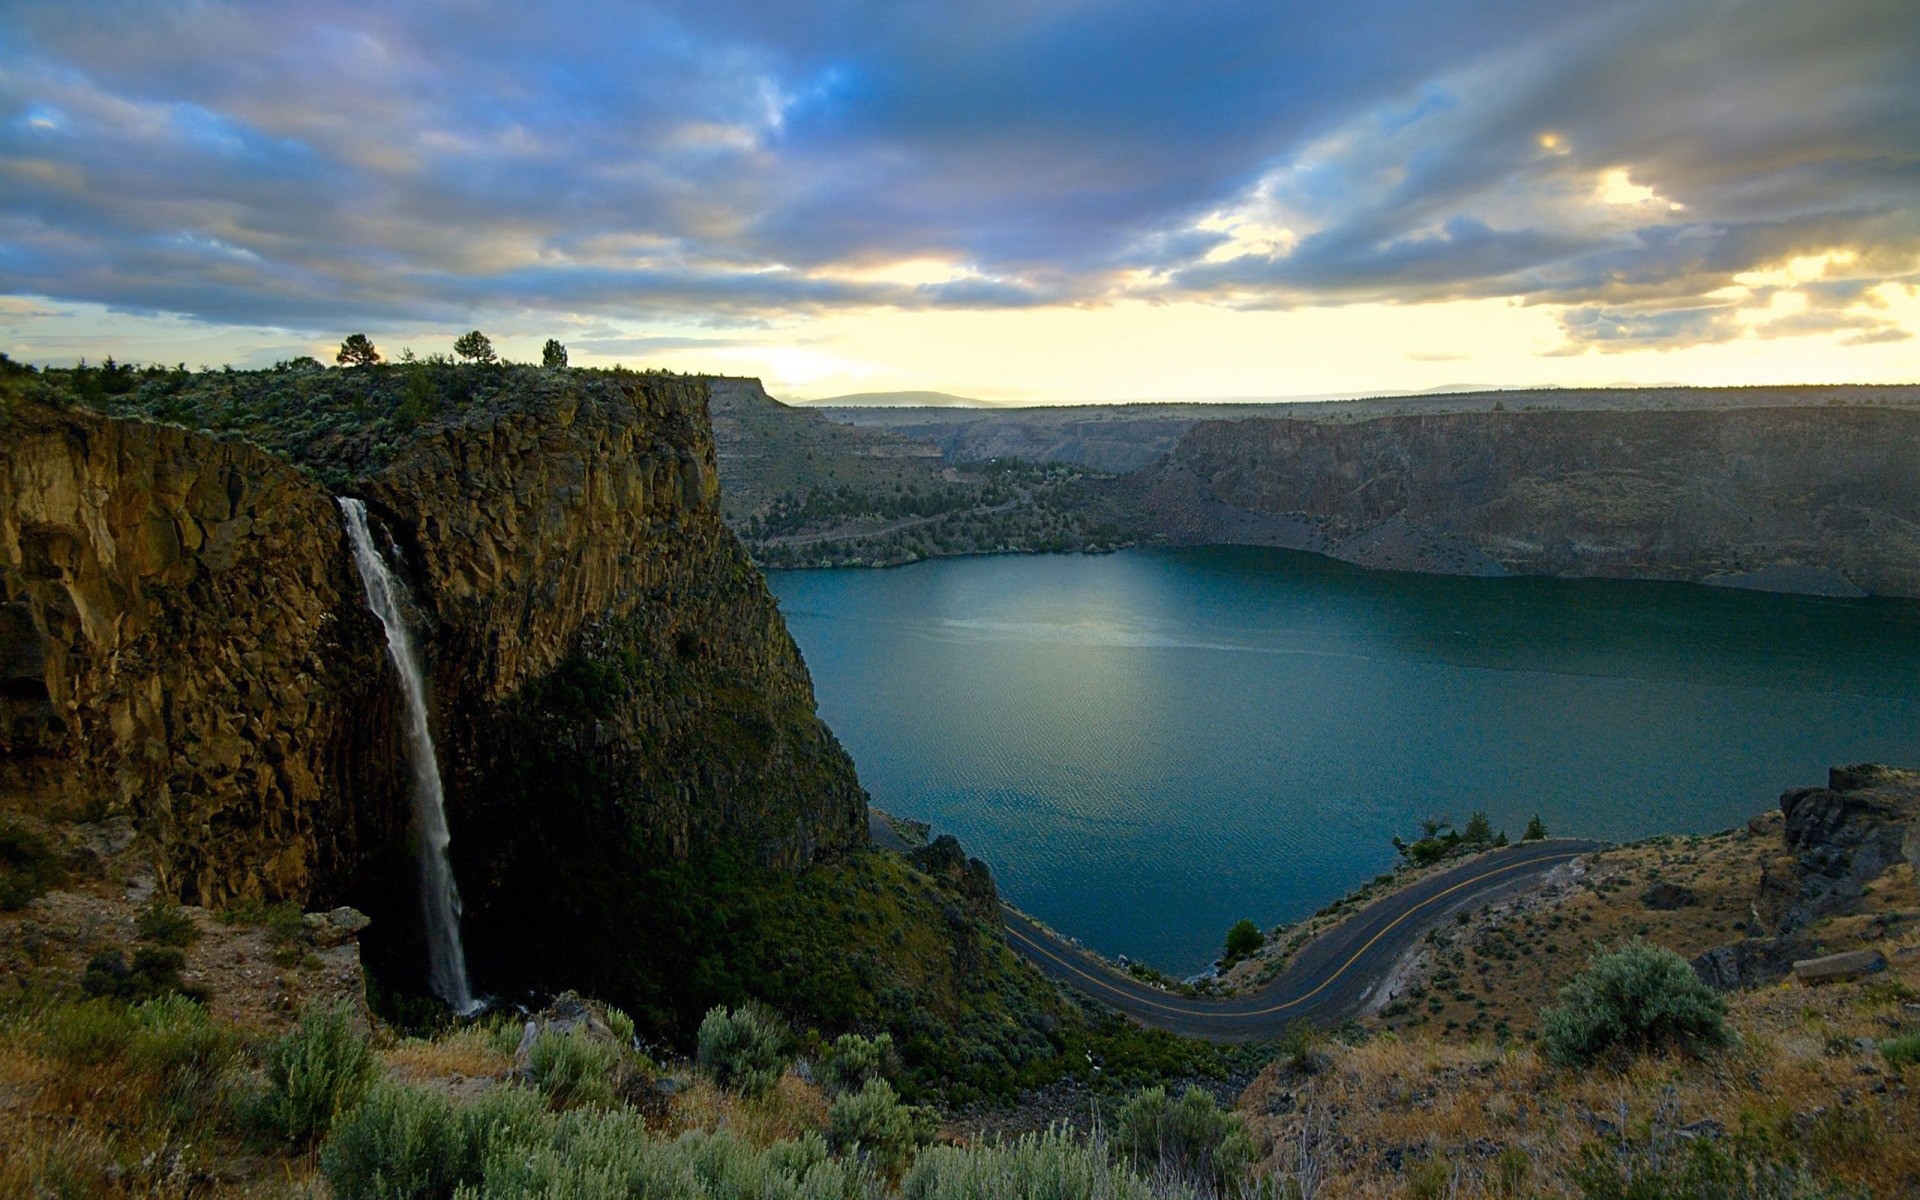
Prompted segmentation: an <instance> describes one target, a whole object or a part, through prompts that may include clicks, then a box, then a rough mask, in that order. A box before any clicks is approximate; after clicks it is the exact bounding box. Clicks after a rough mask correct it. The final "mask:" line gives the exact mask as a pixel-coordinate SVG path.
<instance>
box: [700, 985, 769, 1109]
mask: <svg viewBox="0 0 1920 1200" xmlns="http://www.w3.org/2000/svg"><path fill="white" fill-rule="evenodd" d="M786 1044H787V1030H786V1027H785V1026H784V1025H783V1024H782V1023H781V1021H780V1018H778V1017H776V1016H774V1015H773V1014H772V1013H770V1012H768V1011H767V1010H766V1009H764V1008H761V1007H759V1006H758V1005H752V1004H743V1005H741V1006H740V1007H739V1008H736V1009H733V1010H731V1011H729V1010H728V1009H726V1008H725V1007H716V1008H713V1009H710V1010H708V1012H707V1015H706V1018H705V1019H704V1020H702V1021H701V1022H700V1034H699V1048H698V1050H697V1051H696V1052H695V1061H696V1062H697V1063H698V1064H699V1066H700V1069H701V1070H703V1071H705V1072H706V1073H707V1074H708V1075H709V1076H711V1077H712V1078H713V1081H714V1082H715V1083H717V1084H719V1085H720V1086H721V1087H724V1088H732V1089H734V1090H735V1091H738V1092H739V1093H740V1094H741V1095H744V1096H762V1095H765V1094H766V1093H767V1092H770V1091H772V1090H773V1085H774V1084H776V1083H778V1082H780V1074H781V1072H782V1071H784V1070H786V1066H787V1053H786Z"/></svg>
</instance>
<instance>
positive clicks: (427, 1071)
mask: <svg viewBox="0 0 1920 1200" xmlns="http://www.w3.org/2000/svg"><path fill="white" fill-rule="evenodd" d="M380 1057H381V1059H382V1060H383V1061H384V1062H385V1063H386V1064H387V1068H388V1069H389V1070H391V1071H392V1072H393V1073H394V1074H396V1075H398V1076H400V1077H401V1078H402V1079H405V1080H407V1081H409V1082H414V1083H420V1082H426V1081H428V1080H461V1079H500V1078H504V1077H505V1076H506V1074H507V1072H508V1071H510V1070H512V1069H513V1049H512V1045H511V1043H509V1042H506V1041H505V1039H503V1038H502V1037H501V1036H500V1035H499V1034H498V1033H497V1032H496V1031H495V1030H494V1029H492V1028H489V1027H486V1026H482V1025H466V1026H462V1027H461V1028H458V1029H455V1030H453V1031H452V1032H450V1033H443V1034H441V1035H439V1036H438V1037H434V1038H404V1039H402V1040H400V1041H398V1042H396V1043H394V1044H393V1045H392V1046H389V1047H388V1048H387V1049H385V1050H384V1051H382V1052H381V1055H380Z"/></svg>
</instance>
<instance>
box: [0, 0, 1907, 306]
mask: <svg viewBox="0 0 1920 1200" xmlns="http://www.w3.org/2000/svg"><path fill="white" fill-rule="evenodd" d="M1912 15H1913V14H1912V10H1911V5H1910V3H1907V2H1906V0H1835V2H1833V3H1828V4H1824V5H1819V6H1804V5H1801V6H1796V5H1786V4H1782V3H1742V2H1724V0H1721V2H1710V0H1695V2H1681V3H1665V2H1663V3H1654V4H1620V3H1590V4H1566V3H1546V2H1544V0H1542V2H1536V3H1519V4H1513V3H1506V4H1493V3H1491V2H1487V3H1481V2H1477V0H1434V2H1428V3H1418V4H1415V3H1411V2H1405V0H1402V2H1396V3H1386V2H1383V0H1359V2H1357V3H1345V4H1316V5H1309V4H1291V5H1281V4H1274V3H1271V2H1264V3H1222V2H1200V3H1193V4H1183V5H1164V4H1149V3H1144V2H1136V3H1115V2H1099V0H1093V2H1081V3H1068V2H1057V3H1034V2H1032V0H1024V2H1016V0H989V2H986V3H981V4H976V5H969V6H966V7H964V8H956V7H950V6H936V5H901V4H897V3H879V2H873V3H852V2H846V3H824V4H812V5H794V4H773V3H769V2H766V0H734V2H722V3H707V4H701V5H692V4H687V5H680V4H652V5H635V4H624V3H584V4H573V5H567V6H529V5H508V4H504V3H499V2H498V0H463V2H460V3H451V2H449V3H421V4H413V5H396V4H386V3H381V4H373V3H363V4H351V3H349V4H335V5H321V6H316V5H311V4H293V3H290V2H286V0H265V2H261V3H250V4H239V3H234V4H218V3H208V2H197V3H167V2H158V3H156V2H153V0H147V2H142V3H134V2H125V3H107V2H88V0H66V2H64V3H58V4H56V3H45V4H35V5H26V6H14V7H13V8H12V10H11V11H10V12H9V14H8V15H7V17H6V18H5V19H4V21H0V288H4V290H6V291H9V292H13V293H22V294H25V293H37V294H45V295H50V296H55V297H59V298H61V299H65V300H90V301H98V302H102V303H106V304H109V305H113V306H116V307H121V308H129V309H138V310H155V311H167V312H179V313H185V314H189V315H193V316H196V317H200V318H204V319H207V320H212V321H223V322H246V323H252V324H283V325H289V326H294V327H303V328H324V327H326V326H328V325H330V324H335V325H337V324H340V323H352V324H369V323H377V322H380V321H392V322H396V323H400V322H419V321H456V322H457V321H458V320H459V319H461V318H462V317H464V316H465V315H467V314H470V313H473V312H476V311H482V310H486V311H497V310H503V309H504V310H534V311H539V310H546V311H568V312H581V313H585V312H591V313H599V314H603V315H609V316H618V315H626V314H647V315H654V316H659V315H666V316H688V317H691V316H704V315H714V316H716V317H720V318H732V319H747V318H751V317H753V316H755V315H769V314H777V313H793V312H806V311H822V310H831V309H837V308H852V307H865V306H872V305H895V306H901V307H941V306H945V307H971V308H981V307H1022V306H1031V305H1037V304H1057V303H1099V302H1102V301H1104V300H1107V299H1110V298H1112V297H1113V296H1115V295H1118V294H1122V293H1123V292H1124V293H1125V294H1131V295H1144V296H1147V297H1150V298H1173V297H1182V296H1187V297H1197V298H1205V299H1215V300H1219V301H1221V302H1225V303H1232V304H1236V305H1272V306H1285V305H1293V304H1303V303H1315V304H1321V303H1338V302H1344V301H1354V300H1381V299H1385V300H1394V301H1407V302H1414V301H1422V300H1434V299H1446V298H1456V297H1477V296H1494V295H1499V296H1510V295H1518V296H1523V297H1526V298H1527V299H1529V300H1531V301H1534V302H1541V303H1554V304H1561V305H1569V306H1571V307H1570V309H1569V316H1568V318H1567V322H1566V325H1567V329H1568V332H1569V335H1570V337H1572V338H1574V339H1576V340H1577V341H1591V342H1593V343H1594V344H1613V343H1620V342H1623V341H1624V342H1632V343H1635V344H1643V343H1664V344H1679V343H1683V342H1686V341H1691V340H1703V339H1704V340H1710V339H1713V338H1717V337H1722V336H1728V331H1729V329H1730V328H1731V326H1730V325H1729V321H1730V320H1731V319H1732V318H1731V316H1730V313H1729V312H1728V311H1727V306H1726V305H1725V304H1724V303H1721V302H1718V301H1711V300H1706V299H1703V298H1704V297H1707V296H1708V294H1709V293H1711V292H1714V291H1716V290H1718V289H1722V288H1724V287H1726V285H1727V284H1728V283H1729V281H1730V280H1731V279H1732V277H1733V276H1734V275H1736V274H1739V273H1741V272H1744V271H1748V270H1751V269H1753V268H1755V267H1760V266H1766V265H1770V264H1777V263H1778V262H1780V261H1782V260H1783V259H1785V258H1788V257H1791V256H1794V255H1799V254H1816V253H1823V252H1826V251H1831V250H1841V249H1844V250H1849V251H1851V252H1853V254H1854V255H1855V258H1854V260H1853V262H1852V264H1851V265H1850V266H1848V267H1847V268H1846V270H1845V272H1844V273H1843V274H1844V278H1841V279H1838V280H1837V281H1836V282H1835V286H1838V287H1841V288H1842V289H1843V290H1844V288H1845V287H1846V286H1853V287H1854V291H1853V293H1852V297H1851V299H1850V300H1849V301H1848V302H1849V303H1854V302H1857V301H1858V299H1859V297H1860V296H1862V295H1864V294H1865V291H1866V289H1867V288H1868V287H1870V286H1871V285H1873V284H1875V283H1879V282H1883V281H1885V280H1889V279H1912V278H1914V272H1915V264H1916V262H1920V200H1916V195H1917V194H1920V90H1917V89H1915V88H1914V87H1913V86H1912V83H1911V79H1910V70H1911V64H1912V63H1913V62H1914V61H1916V60H1920V22H1917V21H1914V20H1913V19H1912ZM1548 135H1551V137H1552V138H1553V139H1554V140H1553V142H1552V144H1551V145H1548V144H1543V141H1542V139H1543V137H1545V136H1548ZM1611 170H1624V171H1626V172H1627V173H1628V176H1629V178H1628V179H1627V180H1626V181H1625V182H1624V183H1623V184H1622V185H1621V186H1623V187H1624V186H1628V185H1631V186H1637V187H1643V188H1647V189H1651V198H1648V199H1645V200H1641V201H1638V202H1635V203H1630V204H1615V205H1610V204H1606V203H1604V202H1603V201H1602V200H1600V199H1597V198H1596V188H1597V187H1598V181H1599V180H1600V179H1601V177H1602V176H1603V174H1604V173H1605V172H1607V171H1611ZM1676 206H1677V207H1676ZM1209 218H1213V219H1212V220H1209ZM1223 218H1224V219H1223ZM1256 220H1257V221H1258V222H1260V223H1262V224H1264V225H1268V226H1272V227H1273V228H1276V229H1284V230H1285V231H1286V235H1287V236H1286V237H1285V238H1282V239H1279V240H1274V239H1268V240H1267V241H1266V242H1260V243H1256V244H1251V245H1250V246H1248V247H1241V246H1239V245H1238V244H1237V243H1235V242H1234V240H1233V238H1232V235H1231V234H1230V233H1229V232H1228V230H1229V229H1230V228H1231V227H1232V226H1233V224H1234V223H1235V222H1236V221H1256ZM1242 250H1244V251H1245V252H1241V251H1242ZM917 258H937V259H940V260H945V261H952V262H956V263H960V264H964V265H965V266H967V267H968V268H970V273H968V274H964V275H962V276H961V277H959V278H956V279H954V280H952V281H950V282H945V283H935V284H927V285H923V286H908V285H904V284H897V283H887V282H880V281H876V280H877V279H880V278H883V277H879V276H876V275H874V274H873V273H872V270H871V269H872V268H877V267H884V266H886V265H887V264H890V263H896V262H899V261H901V260H905V259H917ZM1838 294H1839V293H1836V295H1838ZM1817 311H1820V312H1823V313H1827V314H1828V317H1827V319H1831V320H1835V321H1841V320H1851V321H1853V322H1854V324H1852V325H1836V326H1834V327H1835V328H1849V329H1855V330H1857V334H1856V336H1857V337H1858V338H1860V339H1864V340H1873V339H1876V338H1879V337H1881V336H1882V335H1883V334H1884V332H1885V329H1886V327H1885V326H1884V325H1875V324H1874V323H1873V322H1872V321H1871V320H1868V319H1865V318H1862V317H1860V316H1859V315H1858V313H1857V312H1856V313H1855V314H1854V315H1852V316H1845V315H1844V314H1843V313H1841V312H1840V310H1839V309H1835V308H1834V307H1833V306H1832V305H1831V304H1827V305H1823V306H1821V307H1819V308H1818V309H1817Z"/></svg>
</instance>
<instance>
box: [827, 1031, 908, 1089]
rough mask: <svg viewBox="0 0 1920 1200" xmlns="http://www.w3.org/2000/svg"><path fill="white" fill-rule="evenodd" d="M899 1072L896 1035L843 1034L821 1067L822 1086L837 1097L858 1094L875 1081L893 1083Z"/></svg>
mask: <svg viewBox="0 0 1920 1200" xmlns="http://www.w3.org/2000/svg"><path fill="white" fill-rule="evenodd" d="M899 1070H900V1060H899V1057H898V1056H897V1055H896V1054H894V1052H893V1035H892V1034H890V1033H883V1034H880V1035H879V1036H878V1037H870V1038H869V1037H862V1036H860V1035H859V1034H857V1033H843V1034H841V1035H840V1037H839V1038H838V1039H837V1040H835V1042H834V1043H833V1050H832V1051H831V1052H830V1053H829V1054H828V1055H827V1056H826V1058H825V1059H824V1060H822V1062H821V1063H820V1082H821V1083H822V1084H824V1085H825V1086H826V1088H827V1090H828V1091H830V1092H833V1093H836V1094H839V1093H843V1092H857V1091H859V1090H860V1089H861V1088H863V1087H865V1086H866V1085H867V1084H868V1082H869V1081H871V1080H875V1079H885V1080H887V1081H888V1082H892V1080H893V1077H894V1075H895V1074H897V1073H898V1072H899Z"/></svg>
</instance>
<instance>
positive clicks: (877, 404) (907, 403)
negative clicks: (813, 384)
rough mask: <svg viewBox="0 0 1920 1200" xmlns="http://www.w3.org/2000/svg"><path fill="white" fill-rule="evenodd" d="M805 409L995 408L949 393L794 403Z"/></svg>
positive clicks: (870, 394)
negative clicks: (832, 407)
mask: <svg viewBox="0 0 1920 1200" xmlns="http://www.w3.org/2000/svg"><path fill="white" fill-rule="evenodd" d="M794 403H796V404H799V405H802V406H804V407H806V408H822V407H825V406H828V405H832V406H834V407H836V408H999V407H1001V406H1000V405H998V404H995V403H994V402H993V401H991V400H976V399H974V398H973V397H972V396H956V395H954V394H953V393H952V392H854V393H852V394H851V395H847V396H828V397H825V398H824V399H820V400H796V401H794Z"/></svg>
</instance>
